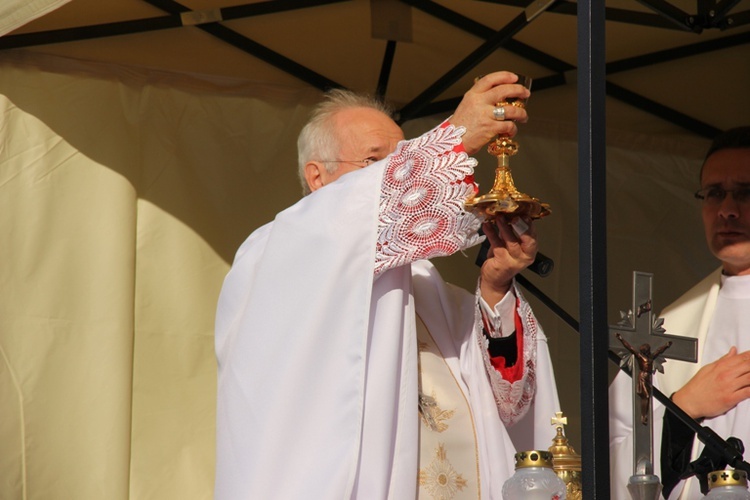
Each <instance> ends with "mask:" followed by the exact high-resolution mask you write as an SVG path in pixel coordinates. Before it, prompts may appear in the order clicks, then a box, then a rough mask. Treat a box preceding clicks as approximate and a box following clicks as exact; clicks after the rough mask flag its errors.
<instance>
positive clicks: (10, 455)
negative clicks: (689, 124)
mask: <svg viewBox="0 0 750 500" xmlns="http://www.w3.org/2000/svg"><path fill="white" fill-rule="evenodd" d="M318 99H319V93H318V92H317V91H315V90H312V89H309V88H306V87H304V86H302V85H300V86H299V87H280V86H271V85H261V84H257V83H252V82H239V81H231V80H216V79H210V78H202V77H199V76H196V75H192V76H191V75H173V74H167V73H159V72H155V71H139V70H138V69H137V68H125V67H117V66H105V65H94V64H88V63H84V62H81V61H75V60H69V59H60V58H55V57H51V56H41V55H38V54H34V53H33V52H25V51H14V52H8V53H4V54H0V283H1V284H2V286H1V287H0V294H1V299H0V408H2V413H1V415H2V416H1V417H0V449H1V450H2V453H0V498H4V499H5V498H7V499H24V500H25V499H39V500H55V499H60V500H63V499H65V500H67V499H70V498H75V499H77V500H89V499H90V500H100V499H102V498H106V499H108V500H118V499H155V500H156V499H158V500H168V499H180V500H185V499H206V498H211V497H212V488H213V477H214V432H215V423H214V417H215V410H214V408H215V392H216V391H215V384H216V365H215V357H214V348H213V324H214V314H215V306H216V299H217V296H218V292H219V289H220V287H221V284H222V280H223V278H224V276H225V274H226V272H227V271H228V269H229V265H230V264H231V261H232V258H233V255H234V252H235V250H236V249H237V247H238V246H239V244H240V243H241V242H242V240H243V239H244V238H245V237H246V236H247V235H248V234H249V233H250V232H251V231H252V230H253V229H255V228H256V227H258V226H260V225H261V224H263V223H265V222H267V221H269V220H271V219H272V218H273V215H274V214H275V213H276V212H278V211H279V210H281V209H283V208H285V207H286V206H288V205H290V204H292V203H293V202H294V201H295V200H296V199H298V197H299V192H300V190H299V188H298V184H297V180H296V173H295V170H296V147H295V141H296V136H297V134H298V132H299V130H300V128H301V127H302V125H303V123H304V121H305V120H306V118H307V116H308V113H309V111H310V108H311V106H312V105H313V104H314V103H315V102H316V101H317V100H318ZM535 99H536V98H535ZM534 102H537V101H534ZM539 102H540V103H541V102H543V99H539ZM530 113H532V116H533V107H531V109H530ZM443 118H445V117H433V118H429V119H421V120H418V121H415V122H410V123H408V124H407V125H406V126H405V128H406V133H407V136H414V135H416V134H417V133H419V132H422V131H424V130H426V129H427V128H429V127H431V126H432V125H434V124H435V123H437V122H439V121H440V120H441V119H443ZM610 136H611V138H612V141H613V144H612V145H611V147H610V149H609V151H610V158H611V160H610V165H609V167H608V168H609V169H610V170H609V172H610V177H611V179H612V181H611V185H610V188H611V198H610V201H609V203H610V209H609V210H610V220H611V221H612V225H611V229H610V232H611V234H610V239H611V241H612V243H613V244H611V245H610V254H611V255H610V266H611V269H614V270H613V271H610V272H611V273H612V275H613V277H614V278H616V280H617V282H619V283H620V284H622V285H623V286H622V287H620V288H621V293H622V298H621V299H620V298H617V297H615V299H611V302H613V303H614V305H615V309H616V308H617V306H620V305H621V304H623V302H624V304H623V305H622V307H627V306H629V300H630V299H629V297H630V282H629V280H630V273H632V270H633V269H635V268H637V269H638V270H642V271H653V272H657V276H656V282H655V287H656V289H657V303H658V301H659V298H660V297H661V299H662V305H666V301H667V300H671V299H672V298H674V297H676V296H677V295H678V294H679V293H680V291H681V290H683V289H684V288H686V287H687V286H688V285H689V284H690V283H691V282H693V281H695V280H696V279H697V278H698V277H699V276H701V275H702V274H704V273H707V272H708V271H710V270H711V269H712V268H713V267H714V263H713V261H712V260H711V258H710V256H708V254H707V252H705V251H704V250H702V249H703V248H704V246H705V245H704V244H703V241H702V234H700V231H699V230H697V229H696V228H697V227H698V225H699V224H700V222H699V221H700V219H699V216H698V211H697V208H696V206H694V205H693V204H692V201H691V200H690V193H691V191H692V190H693V189H694V188H695V184H696V181H697V168H698V166H699V164H700V153H699V152H698V151H700V150H701V149H703V147H704V146H705V144H700V143H699V144H698V145H697V146H699V147H696V145H695V141H683V140H682V138H668V139H664V140H661V141H660V140H657V139H655V138H653V137H648V136H644V135H638V134H634V133H632V132H623V133H621V134H617V133H613V134H610ZM519 141H520V142H521V145H522V150H521V153H519V155H518V156H517V160H514V161H515V165H517V166H516V167H514V168H515V170H514V174H516V181H517V183H518V184H519V186H520V187H521V188H522V189H524V190H526V191H529V192H531V193H532V194H534V195H536V196H539V197H540V198H542V199H543V200H544V201H548V202H550V203H551V204H552V207H553V211H554V213H553V215H552V216H551V217H549V218H548V219H546V220H544V221H541V222H539V224H538V232H539V234H540V237H541V242H540V247H541V248H542V250H543V251H544V253H546V254H547V255H549V256H551V257H553V258H554V259H555V261H556V268H555V271H554V273H553V275H552V276H550V277H549V278H545V279H544V281H542V280H540V279H538V278H536V277H534V276H531V278H532V280H533V281H534V282H535V283H536V284H538V286H540V287H542V288H544V290H545V291H546V292H547V293H548V294H549V295H551V296H552V297H553V298H554V299H555V300H558V301H559V302H560V303H561V305H563V306H564V307H565V308H566V309H567V310H569V311H570V312H571V313H572V314H573V315H577V314H576V313H577V299H576V297H577V290H576V287H577V227H576V224H577V215H576V210H577V197H576V159H575V154H576V147H575V132H574V126H572V125H571V124H560V123H548V122H543V121H540V122H538V123H534V122H533V120H532V122H531V123H529V124H528V125H526V126H524V127H522V133H521V134H519ZM618 141H619V142H618ZM636 146H637V147H636ZM482 164H484V165H488V164H489V165H488V166H486V167H482V166H481V165H482ZM492 166H493V164H492V159H491V158H484V159H480V167H479V168H480V170H481V169H483V168H484V172H481V175H480V181H481V182H482V189H483V190H484V189H486V188H488V187H489V185H490V184H491V182H490V181H491V175H492V174H491V172H492V170H493V169H492V168H491V167H492ZM482 176H483V177H482ZM300 250H301V251H305V249H304V242H301V245H300ZM473 261H474V255H473V254H472V255H468V254H467V256H463V255H457V256H454V257H452V258H449V259H442V260H440V261H438V262H437V264H438V266H441V267H442V269H441V271H442V272H443V273H444V275H446V276H448V277H449V279H450V280H451V281H453V282H455V283H457V284H459V285H463V286H466V287H467V288H470V289H473V286H474V280H475V279H476V269H475V267H474V264H473ZM621 278H623V279H624V281H623V279H621ZM660 287H661V288H660ZM618 293H619V292H618ZM532 301H533V299H532ZM536 310H537V311H538V312H539V316H540V318H541V321H542V322H543V324H544V327H545V330H546V331H547V332H548V336H549V337H550V346H551V352H552V356H553V361H554V362H555V365H556V370H557V372H558V375H557V377H558V384H559V389H560V393H561V399H562V400H563V403H562V404H563V408H562V409H563V410H564V411H565V412H566V413H568V414H569V415H572V416H573V418H572V419H571V421H572V422H576V419H575V415H576V414H577V412H578V408H577V405H578V402H577V387H578V379H577V371H575V370H576V368H575V367H576V366H577V352H578V348H577V340H576V336H575V334H574V333H572V332H570V331H569V329H566V327H565V326H564V325H561V324H560V322H559V321H558V320H557V319H555V317H554V316H552V315H550V314H548V313H546V312H545V310H544V307H543V306H541V305H538V306H536ZM667 328H668V325H667ZM675 333H678V332H675ZM576 432H577V431H576V430H574V426H571V433H572V434H573V435H575V434H576Z"/></svg>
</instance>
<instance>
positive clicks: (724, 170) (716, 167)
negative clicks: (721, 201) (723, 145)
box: [701, 148, 750, 186]
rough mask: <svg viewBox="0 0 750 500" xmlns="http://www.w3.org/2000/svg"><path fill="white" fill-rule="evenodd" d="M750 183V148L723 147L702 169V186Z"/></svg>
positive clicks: (708, 159)
mask: <svg viewBox="0 0 750 500" xmlns="http://www.w3.org/2000/svg"><path fill="white" fill-rule="evenodd" d="M736 184H750V148H732V149H721V150H719V151H716V152H715V153H714V154H712V155H711V156H709V157H708V158H707V159H706V161H705V163H704V164H703V168H702V169H701V186H709V185H722V186H731V185H736Z"/></svg>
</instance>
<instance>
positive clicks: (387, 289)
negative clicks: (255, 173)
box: [215, 72, 559, 500]
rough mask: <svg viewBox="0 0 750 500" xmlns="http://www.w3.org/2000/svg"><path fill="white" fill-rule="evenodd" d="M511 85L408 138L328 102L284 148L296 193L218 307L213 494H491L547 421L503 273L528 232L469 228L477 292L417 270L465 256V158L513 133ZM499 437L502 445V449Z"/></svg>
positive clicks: (338, 98) (497, 78) (477, 88)
mask: <svg viewBox="0 0 750 500" xmlns="http://www.w3.org/2000/svg"><path fill="white" fill-rule="evenodd" d="M516 80H517V76H516V75H514V74H512V73H508V72H497V73H492V74H490V75H487V76H484V77H482V78H480V79H478V80H477V82H476V83H475V84H474V86H473V87H472V88H471V90H469V91H468V92H467V93H466V94H465V96H464V98H463V100H462V101H461V104H460V105H459V106H458V108H457V109H456V111H455V113H454V114H453V115H452V116H451V118H449V119H448V120H446V121H445V122H444V123H442V124H441V125H440V126H438V127H436V128H435V129H433V130H431V131H429V132H427V133H425V134H424V135H422V136H421V137H418V138H416V139H413V140H410V141H404V140H403V133H402V131H401V129H400V128H399V127H398V126H397V125H396V123H395V122H394V121H393V119H392V118H391V116H390V114H389V110H388V108H387V107H386V106H385V105H384V104H382V103H380V102H379V101H376V100H373V99H370V98H368V97H365V96H361V95H358V94H354V93H351V92H347V91H340V90H339V91H332V92H329V93H328V95H327V96H326V99H325V100H324V102H322V103H321V104H320V105H319V106H318V108H317V109H316V110H315V112H314V114H313V116H312V118H311V119H310V121H309V122H308V124H307V125H306V126H305V127H304V129H303V131H302V132H301V134H300V138H299V141H298V150H299V159H300V161H299V167H300V177H301V179H302V182H303V187H304V191H305V192H306V193H309V194H307V196H305V197H304V198H303V199H302V200H300V201H299V202H298V203H297V204H295V205H293V206H292V207H290V208H288V209H286V210H284V211H282V212H281V213H279V214H278V215H277V217H276V218H275V220H274V221H273V222H271V223H269V224H267V225H265V226H263V227H261V228H259V229H258V230H256V231H255V232H254V233H253V234H251V235H250V236H249V237H248V239H247V240H246V241H245V242H244V243H243V244H242V246H241V247H240V249H239V250H238V252H237V255H236V257H235V261H234V263H233V266H232V269H231V270H230V272H229V274H228V276H227V277H226V280H225V283H224V287H223V288H222V292H221V296H220V298H219V304H218V310H217V318H216V353H217V358H218V363H219V374H218V407H217V468H216V488H215V493H216V498H217V500H225V499H246V498H278V499H286V498H289V499H298V498H320V499H323V498H368V499H369V498H373V499H374V498H394V499H402V498H469V497H470V498H500V496H501V494H500V490H501V488H502V484H503V482H504V481H505V479H507V478H508V477H509V476H510V474H512V472H513V454H514V452H515V450H516V449H517V448H518V449H531V448H540V447H541V448H547V447H548V446H549V445H550V443H551V440H552V438H553V436H554V432H553V429H552V427H551V426H550V425H549V418H550V416H551V415H553V414H554V412H555V411H557V410H559V407H558V406H559V404H558V401H557V391H556V388H555V383H554V377H553V375H552V368H551V364H550V359H549V352H548V349H547V345H546V339H545V337H544V334H543V332H542V330H541V328H540V327H539V325H538V324H537V322H536V320H535V318H534V315H533V313H532V311H531V308H530V307H529V304H528V303H527V302H526V301H525V300H524V298H523V295H522V294H521V291H520V290H519V289H518V287H517V286H516V284H515V280H514V276H515V275H516V274H517V273H518V272H519V271H521V270H522V269H524V268H525V267H527V266H528V265H529V264H531V263H532V262H533V260H534V256H535V254H536V248H537V243H536V234H535V229H534V227H533V224H532V222H531V220H528V219H523V218H519V217H516V218H504V217H501V218H498V220H491V221H485V222H484V226H483V229H484V232H485V234H487V235H488V236H487V237H488V238H489V240H490V243H491V246H490V251H489V252H488V258H487V260H486V261H485V263H484V264H483V266H482V270H481V276H480V279H479V280H478V284H477V290H476V293H475V294H470V293H468V292H465V291H463V290H461V289H458V288H457V287H454V286H451V285H449V284H447V283H445V282H444V281H443V280H442V279H441V278H440V276H439V274H438V272H437V270H436V269H435V268H434V266H433V265H432V264H431V263H430V262H429V260H428V259H431V258H434V257H439V256H445V255H449V254H452V253H454V252H457V251H462V250H465V249H467V248H469V247H471V246H473V245H475V244H476V243H478V242H479V241H480V238H479V236H478V229H479V228H480V225H481V224H483V221H482V220H480V219H479V218H478V217H477V216H475V215H474V214H472V213H469V212H467V211H465V210H464V201H465V200H466V199H467V198H468V197H470V196H471V195H473V194H474V192H475V191H476V189H477V188H476V185H475V184H474V182H473V169H474V167H475V165H476V161H475V160H474V159H473V158H471V156H470V155H471V154H474V153H476V152H477V151H478V150H479V149H480V148H481V147H482V146H483V145H485V144H486V143H487V142H488V141H489V140H490V139H492V138H493V137H494V136H496V135H497V134H507V135H509V136H513V135H515V133H516V131H517V125H516V123H522V122H525V121H526V119H527V115H526V111H525V110H524V109H521V108H517V107H514V106H504V107H500V106H497V105H496V103H501V102H507V100H508V99H509V98H514V97H516V98H525V97H528V90H527V89H525V88H524V87H523V86H521V85H518V84H516V83H515V82H516ZM514 431H515V435H514V436H511V434H512V433H513V432H514Z"/></svg>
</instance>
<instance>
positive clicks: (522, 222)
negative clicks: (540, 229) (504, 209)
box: [479, 215, 537, 307]
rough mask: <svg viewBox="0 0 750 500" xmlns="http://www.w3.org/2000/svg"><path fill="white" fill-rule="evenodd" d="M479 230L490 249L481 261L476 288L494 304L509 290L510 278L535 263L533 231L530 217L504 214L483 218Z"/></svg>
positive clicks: (535, 249)
mask: <svg viewBox="0 0 750 500" xmlns="http://www.w3.org/2000/svg"><path fill="white" fill-rule="evenodd" d="M482 230H483V231H484V234H485V235H486V236H487V240H488V241H489V242H490V248H489V250H488V251H487V260H485V261H484V263H483V264H482V270H481V273H480V276H481V278H480V283H479V289H480V291H481V293H482V298H484V300H485V302H487V304H488V305H489V306H490V307H494V306H495V304H497V303H498V302H499V301H500V300H501V299H502V298H503V297H504V296H505V294H506V293H507V292H508V290H510V286H511V284H512V282H513V277H514V276H515V275H516V274H518V273H519V272H521V271H523V270H524V269H526V268H527V267H528V266H530V265H531V264H532V263H533V262H534V257H536V252H537V241H536V230H535V229H534V224H533V222H532V221H531V219H530V218H526V217H523V218H522V217H511V216H506V215H500V216H498V217H496V218H495V219H494V220H489V221H486V222H485V223H484V224H483V225H482Z"/></svg>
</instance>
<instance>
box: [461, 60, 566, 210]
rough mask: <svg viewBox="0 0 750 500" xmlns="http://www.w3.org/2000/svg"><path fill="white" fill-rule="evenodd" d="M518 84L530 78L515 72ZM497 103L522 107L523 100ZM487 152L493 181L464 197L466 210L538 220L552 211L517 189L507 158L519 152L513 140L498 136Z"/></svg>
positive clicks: (523, 105) (525, 84)
mask: <svg viewBox="0 0 750 500" xmlns="http://www.w3.org/2000/svg"><path fill="white" fill-rule="evenodd" d="M518 83H519V84H521V85H523V86H524V87H526V88H530V87H531V78H529V77H527V76H521V75H518ZM496 106H497V107H498V108H500V107H503V106H517V107H520V108H524V107H526V99H508V100H507V101H504V102H500V103H497V105H496ZM487 151H489V153H490V154H491V155H493V156H496V157H497V168H495V183H494V185H493V186H492V189H491V190H490V191H489V192H488V193H487V194H484V195H481V196H474V197H472V198H471V199H469V200H467V201H466V204H465V206H466V208H467V210H474V211H476V212H479V213H482V214H484V215H485V216H487V217H489V218H494V217H495V216H497V215H498V214H509V215H511V214H512V215H520V216H524V215H526V216H528V217H531V218H532V219H540V218H542V217H544V216H547V215H549V214H550V213H552V211H551V210H550V206H549V204H547V203H542V202H540V201H539V200H538V199H537V198H534V197H532V196H529V195H527V194H525V193H522V192H520V191H519V190H518V189H516V186H515V184H514V183H513V176H512V175H511V172H510V157H511V156H513V155H515V154H516V153H517V152H518V143H517V142H516V141H514V140H513V139H511V138H510V137H505V136H497V137H496V138H495V140H494V141H492V142H491V143H490V145H489V146H488V147H487Z"/></svg>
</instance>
